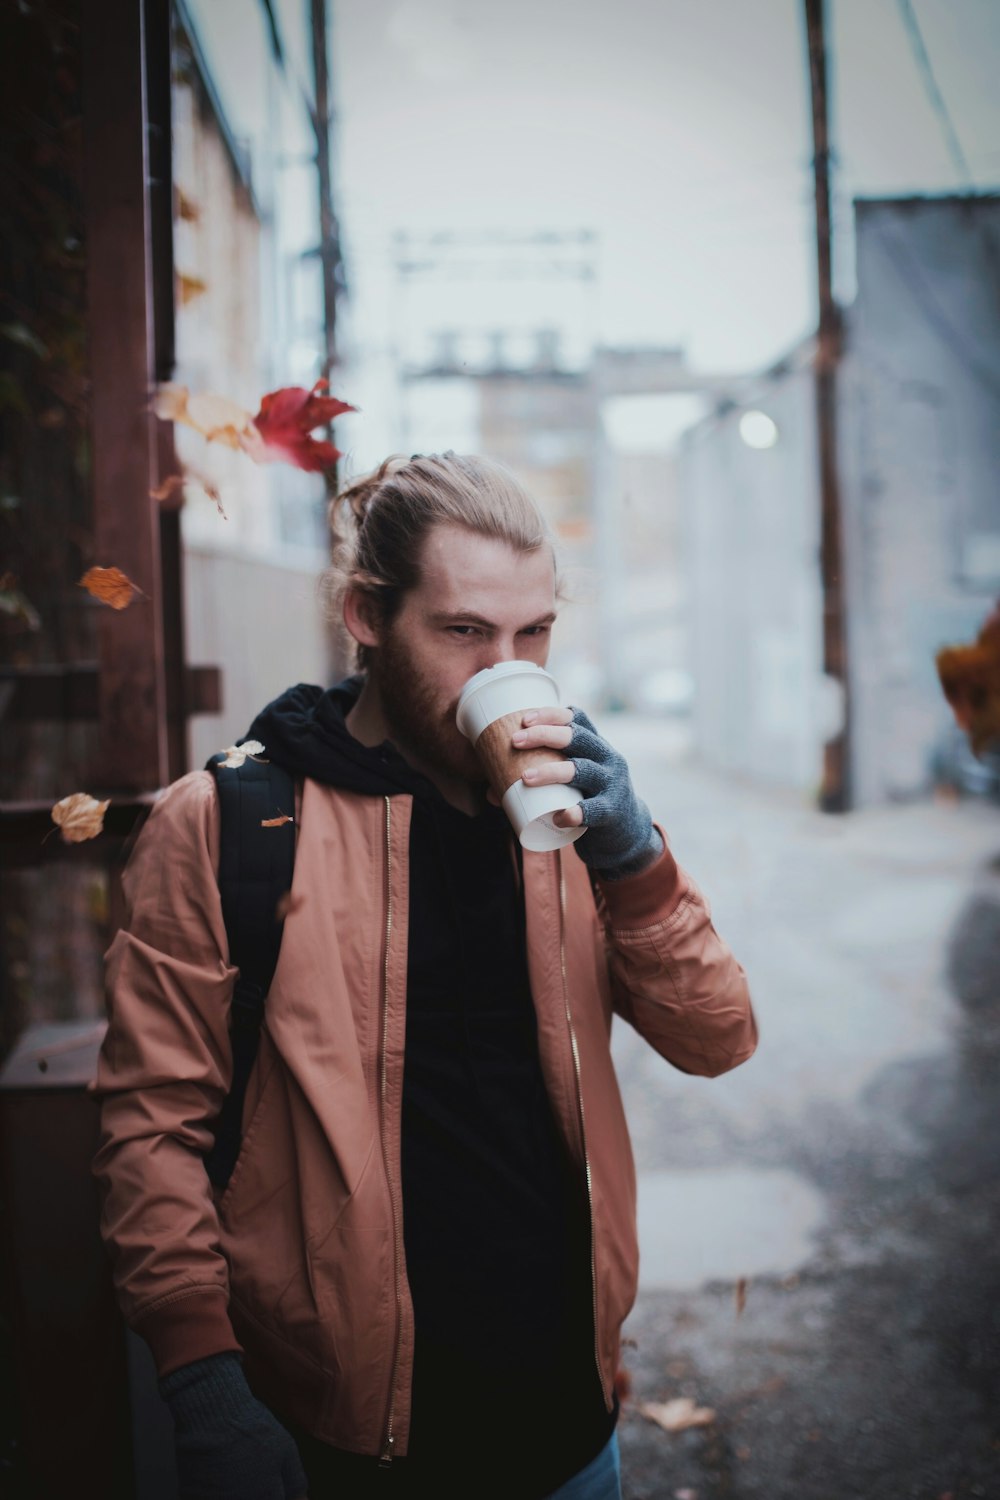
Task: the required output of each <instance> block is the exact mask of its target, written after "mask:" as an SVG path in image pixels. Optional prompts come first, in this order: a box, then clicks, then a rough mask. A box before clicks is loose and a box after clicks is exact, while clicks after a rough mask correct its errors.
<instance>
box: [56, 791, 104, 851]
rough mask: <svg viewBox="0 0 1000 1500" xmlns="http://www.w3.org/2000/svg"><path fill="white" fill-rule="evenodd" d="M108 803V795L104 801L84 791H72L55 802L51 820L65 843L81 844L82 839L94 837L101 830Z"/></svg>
mask: <svg viewBox="0 0 1000 1500" xmlns="http://www.w3.org/2000/svg"><path fill="white" fill-rule="evenodd" d="M110 805H111V798H110V797H109V798H108V799H107V801H106V802H98V800H97V798H96V797H91V796H89V795H88V794H87V793H86V792H73V793H71V795H70V796H68V797H63V798H62V799H61V800H60V801H59V802H57V803H56V804H55V806H54V807H53V809H52V821H53V823H55V824H56V825H57V827H58V828H59V831H60V832H61V834H62V836H63V838H64V839H65V841H66V843H67V844H82V843H83V841H84V839H95V838H96V837H97V835H98V834H99V833H101V832H102V830H103V828H104V814H105V813H106V812H107V810H108V808H109V806H110Z"/></svg>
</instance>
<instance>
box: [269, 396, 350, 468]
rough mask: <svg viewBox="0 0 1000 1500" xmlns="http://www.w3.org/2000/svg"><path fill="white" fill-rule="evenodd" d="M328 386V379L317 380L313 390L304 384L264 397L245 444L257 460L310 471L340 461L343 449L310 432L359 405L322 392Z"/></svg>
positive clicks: (327, 466) (328, 466)
mask: <svg viewBox="0 0 1000 1500" xmlns="http://www.w3.org/2000/svg"><path fill="white" fill-rule="evenodd" d="M328 385H329V381H327V380H317V382H316V384H315V385H314V386H313V388H312V390H311V391H307V390H306V389H305V387H304V386H300V385H289V386H282V387H281V388H280V389H279V390H276V391H269V392H268V393H267V395H266V396H263V397H262V398H261V403H260V411H259V412H258V413H257V415H256V416H255V417H254V419H253V422H252V424H251V429H250V431H249V432H248V433H246V434H245V435H244V437H243V444H242V445H243V447H244V448H245V449H246V451H247V453H249V455H250V457H251V458H252V459H253V460H254V462H255V463H258V464H273V463H288V464H292V465H293V466H294V467H295V468H296V469H306V470H308V471H309V472H310V473H319V472H321V471H322V470H323V469H329V468H330V467H331V466H332V465H333V464H334V463H336V461H337V459H338V458H339V457H340V450H339V448H335V447H334V446H333V444H332V443H328V442H325V441H321V440H320V439H317V438H314V437H312V436H311V435H310V434H311V433H312V432H313V430H314V428H316V427H321V426H325V424H326V423H327V422H332V421H333V419H334V417H339V416H340V415H341V413H342V412H345V411H354V410H355V408H354V407H353V406H349V405H348V403H347V402H346V401H339V400H338V399H337V398H336V397H335V396H325V395H322V394H321V392H322V391H323V390H324V389H326V387H328Z"/></svg>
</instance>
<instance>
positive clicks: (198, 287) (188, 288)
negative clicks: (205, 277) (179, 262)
mask: <svg viewBox="0 0 1000 1500" xmlns="http://www.w3.org/2000/svg"><path fill="white" fill-rule="evenodd" d="M177 284H178V292H179V295H180V304H181V307H187V305H188V303H189V302H193V301H194V299H195V298H196V297H200V296H202V294H203V293H204V292H207V291H208V282H207V281H202V279H201V277H200V276H185V275H184V272H183V271H180V272H178V275H177Z"/></svg>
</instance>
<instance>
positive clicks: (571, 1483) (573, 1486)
mask: <svg viewBox="0 0 1000 1500" xmlns="http://www.w3.org/2000/svg"><path fill="white" fill-rule="evenodd" d="M548 1500H622V1469H621V1459H620V1457H619V1453H618V1434H617V1432H613V1433H612V1434H611V1437H610V1438H609V1439H608V1441H607V1443H606V1444H605V1446H604V1447H603V1448H602V1449H601V1451H600V1453H599V1454H598V1455H597V1457H596V1458H595V1459H592V1460H591V1462H590V1463H589V1464H588V1465H587V1467H586V1468H585V1469H581V1470H580V1472H579V1474H574V1475H573V1478H572V1479H567V1481H566V1483H565V1484H561V1485H560V1486H559V1488H558V1489H557V1490H553V1491H552V1494H551V1495H550V1496H549V1497H548Z"/></svg>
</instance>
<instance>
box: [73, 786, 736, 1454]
mask: <svg viewBox="0 0 1000 1500" xmlns="http://www.w3.org/2000/svg"><path fill="white" fill-rule="evenodd" d="M411 806H412V802H411V797H410V796H409V795H407V794H400V795H396V796H372V795H363V794H361V793H357V792H351V791H347V790H344V789H341V788H337V787H333V786H327V785H323V784H320V783H319V782H316V781H313V780H311V779H309V778H308V777H307V778H305V779H304V780H302V781H301V782H299V783H297V786H296V805H295V820H296V855H295V870H294V881H293V886H292V901H291V903H290V909H289V912H288V915H287V916H286V919H285V928H284V935H283V939H282V945H281V951H280V955H279V959H278V966H277V969H276V971H275V975H274V979H273V982H272V985H271V989H270V992H269V994H268V999H267V1006H266V1012H265V1018H264V1023H263V1025H262V1028H261V1038H260V1046H259V1049H258V1054H257V1059H256V1062H255V1065H254V1069H253V1072H252V1074H251V1077H250V1083H249V1087H248V1089H247V1095H246V1101H245V1106H244V1113H243V1127H244V1130H243V1141H242V1148H241V1152H240V1156H239V1159H238V1161H237V1163H236V1167H235V1170H234V1172H233V1174H232V1177H231V1178H230V1181H229V1183H228V1185H227V1187H226V1188H225V1190H224V1191H223V1192H219V1191H218V1190H216V1189H213V1187H212V1185H211V1183H210V1182H209V1179H208V1176H207V1174H206V1172H205V1168H204V1163H203V1160H202V1158H203V1155H204V1153H205V1152H206V1151H207V1150H208V1148H209V1147H210V1145H211V1144H212V1140H213V1123H214V1120H215V1118H216V1116H217V1114H218V1111H219V1109H220V1107H221V1104H222V1100H223V1099H224V1097H225V1095H226V1093H227V1091H228V1088H229V1084H230V1079H231V1070H232V1057H231V1050H230V1043H229V1032H228V1018H229V1004H230V999H231V995H232V989H233V984H234V981H235V978H236V974H237V971H236V969H235V968H233V966H232V965H231V964H230V963H229V955H228V944H227V939H226V931H225V925H224V922H223V917H222V907H221V901H220V896H219V888H218V883H217V870H218V860H219V809H218V802H217V795H216V788H215V781H214V778H213V776H212V775H211V773H210V772H208V771H192V772H189V773H188V774H187V775H186V776H182V777H181V778H180V779H179V780H177V781H175V782H173V783H172V784H171V785H170V786H169V787H168V788H167V789H166V790H165V791H164V792H163V793H162V794H161V796H160V797H159V798H158V799H157V801H156V803H155V804H154V807H153V809H152V812H151V814H150V816H149V818H148V820H147V822H146V824H145V826H144V827H143V829H142V831H141V832H140V834H139V837H138V839H137V841H136V844H135V847H134V849H133V851H132V854H131V857H130V859H129V862H128V865H127V866H126V869H125V872H124V876H123V882H124V890H125V899H126V918H125V922H124V925H123V926H122V927H121V929H120V930H119V931H118V932H117V933H116V935H115V937H114V939H113V941H112V943H111V946H110V948H109V950H108V953H107V955H106V957H107V989H108V1014H109V1024H108V1030H107V1033H106V1036H105V1039H104V1042H103V1045H102V1048H101V1053H100V1058H99V1062H98V1070H97V1075H96V1078H95V1080H94V1082H93V1083H92V1085H91V1090H92V1092H93V1093H94V1094H95V1095H96V1096H97V1097H98V1099H99V1101H100V1107H101V1137H100V1145H99V1149H98V1152H97V1155H96V1157H95V1159H94V1172H95V1174H96V1176H97V1178H98V1181H99V1183H100V1188H101V1199H102V1216H101V1227H102V1233H103V1236H104V1239H105V1242H106V1244H107V1246H108V1248H109V1250H110V1253H111V1258H112V1263H113V1267H114V1276H115V1285H116V1288H117V1293H118V1297H119V1301H120V1303H121V1306H122V1309H123V1312H124V1315H125V1317H126V1320H127V1321H128V1323H129V1324H130V1326H131V1327H132V1328H133V1329H134V1330H135V1331H136V1332H137V1333H139V1334H140V1335H141V1336H143V1337H144V1338H145V1339H146V1340H147V1341H148V1343H149V1345H150V1347H151V1348H152V1351H153V1354H154V1357H155V1360H156V1365H157V1369H158V1372H159V1374H160V1375H161V1376H163V1375H166V1374H169V1373H170V1372H171V1371H172V1370H175V1369H178V1368H179V1367H180V1366H181V1365H184V1364H187V1363H189V1362H190V1361H192V1360H195V1359H200V1358H203V1357H205V1356H207V1355H210V1354H215V1353H219V1352H222V1351H224V1350H242V1351H243V1355H244V1365H245V1368H246V1372H247V1376H248V1378H249V1379H250V1382H251V1385H252V1386H253V1388H254V1390H255V1392H256V1394H257V1395H258V1396H260V1398H261V1399H262V1400H264V1401H266V1402H268V1404H269V1405H271V1406H273V1408H274V1410H275V1411H276V1412H277V1414H278V1415H279V1416H280V1415H282V1414H284V1415H285V1416H286V1417H287V1418H288V1419H289V1420H292V1421H295V1422H297V1423H298V1424H299V1425H300V1426H301V1427H303V1428H305V1429H306V1430H308V1431H310V1432H312V1433H314V1434H315V1435H316V1436H317V1437H318V1438H320V1439H321V1440H322V1441H324V1442H327V1443H330V1444H332V1445H333V1446H335V1447H338V1448H343V1449H346V1450H348V1451H352V1452H357V1453H363V1454H373V1455H374V1454H385V1453H387V1452H388V1453H392V1454H395V1455H397V1456H398V1455H403V1454H405V1453H406V1448H407V1439H408V1430H409V1417H410V1381H411V1375H412V1366H413V1309H412V1304H411V1300H410V1296H409V1291H408V1287H407V1280H406V1266H405V1258H404V1254H403V1238H402V1222H401V1220H402V1186H401V1180H400V1130H401V1124H400V1120H401V1101H402V1091H403V1050H404V1039H405V1009H406V961H407V940H406V935H407V901H408V859H407V849H408V831H409V822H410V812H411ZM660 831H661V833H662V829H661V830H660ZM664 845H665V848H664V851H663V853H662V854H661V855H660V857H659V859H658V860H657V861H656V862H655V863H654V864H653V865H651V866H650V867H648V868H647V869H645V870H643V871H642V872H641V873H640V874H638V875H632V876H629V877H627V878H625V879H622V880H618V881H600V880H596V881H594V882H593V883H592V881H591V877H590V874H589V873H588V871H587V868H586V866H585V865H584V864H583V862H582V861H581V860H580V859H579V857H578V856H577V854H576V853H575V852H574V850H573V848H572V847H566V848H563V849H561V850H558V851H556V852H551V853H544V854H541V853H530V852H527V851H525V852H524V856H523V883H524V903H525V913H526V931H527V952H528V969H529V979H530V985H531V992H532V997H533V1000H534V1004H535V1011H536V1016H537V1028H538V1046H539V1055H540V1061H541V1067H542V1073H543V1077H544V1080H545V1084H546V1088H547V1090H548V1094H549V1098H550V1101H551V1104H552V1108H553V1113H554V1116H555V1119H556V1123H557V1127H558V1129H559V1131H560V1133H561V1135H562V1137H563V1139H564V1142H565V1144H566V1146H567V1148H568V1151H569V1153H570V1157H571V1159H572V1160H573V1161H574V1162H575V1163H576V1164H577V1166H578V1169H579V1172H580V1174H581V1178H582V1180H583V1181H584V1183H585V1185H586V1192H587V1200H588V1203H589V1209H590V1219H591V1271H592V1279H593V1310H594V1328H595V1339H594V1345H595V1347H594V1356H595V1360H596V1363H597V1368H598V1371H599V1374H600V1378H601V1383H602V1387H603V1390H604V1394H605V1400H606V1403H607V1406H608V1409H609V1410H610V1409H611V1405H612V1393H613V1382H614V1377H615V1372H616V1370H617V1365H618V1354H619V1337H620V1329H621V1325H622V1322H623V1321H624V1319H625V1317H626V1315H627V1313H628V1312H629V1310H630V1308H631V1306H632V1302H633V1300H634V1296H635V1290H636V1279H637V1266H638V1249H637V1241H636V1220H635V1170H634V1166H633V1161H632V1152H631V1146H630V1142H629V1137H628V1131H627V1128H626V1123H625V1115H624V1112H623V1108H622V1102H621V1097H620V1094H619V1090H618V1082H617V1079H616V1077H615V1073H614V1069H613V1066H612V1060H611V1050H610V1045H609V1041H610V1032H611V1021H612V1015H613V1014H614V1013H617V1014H618V1015H620V1016H621V1017H623V1018H624V1019H625V1020H626V1021H628V1022H629V1023H630V1024H631V1025H632V1026H633V1027H635V1029H636V1030H637V1031H638V1032H639V1033H640V1034H641V1036H642V1037H644V1038H645V1040H646V1041H647V1042H649V1044H650V1045H651V1046H652V1047H653V1048H655V1050H656V1051H657V1052H659V1053H660V1054H661V1055H662V1056H663V1057H664V1058H666V1059H667V1060H668V1061H669V1062H670V1063H672V1064H673V1065H674V1066H675V1067H676V1068H678V1069H680V1070H681V1071H683V1072H686V1073H691V1074H701V1075H704V1076H715V1075H717V1074H719V1073H723V1072H725V1071H727V1070H728V1069H730V1068H734V1067H736V1066H737V1065H738V1064H740V1063H742V1062H744V1061H745V1060H746V1059H747V1058H748V1057H750V1055H751V1054H752V1053H753V1051H754V1049H755V1047H756V1043H757V1028H756V1022H755V1019H754V1015H753V1009H752V1006H751V1001H750V994H749V988H748V984H747V978H746V974H745V973H744V970H743V969H742V967H741V966H740V964H739V963H738V962H737V961H736V959H735V958H734V956H733V954H732V953H731V951H730V949H729V948H728V946H727V945H726V943H725V942H724V941H723V939H722V938H721V937H720V936H719V935H718V934H717V932H716V931H715V928H714V926H713V924H712V920H711V912H710V908H709V906H708V903H707V901H706V900H705V897H704V896H703V895H702V893H701V892H700V891H699V890H698V888H697V886H696V885H695V883H694V881H693V880H692V879H691V878H690V876H689V875H687V874H686V873H685V871H684V870H682V869H681V868H680V866H679V865H678V864H677V863H676V861H675V859H674V857H673V854H672V852H671V850H670V848H669V845H668V844H667V841H666V838H664Z"/></svg>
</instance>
